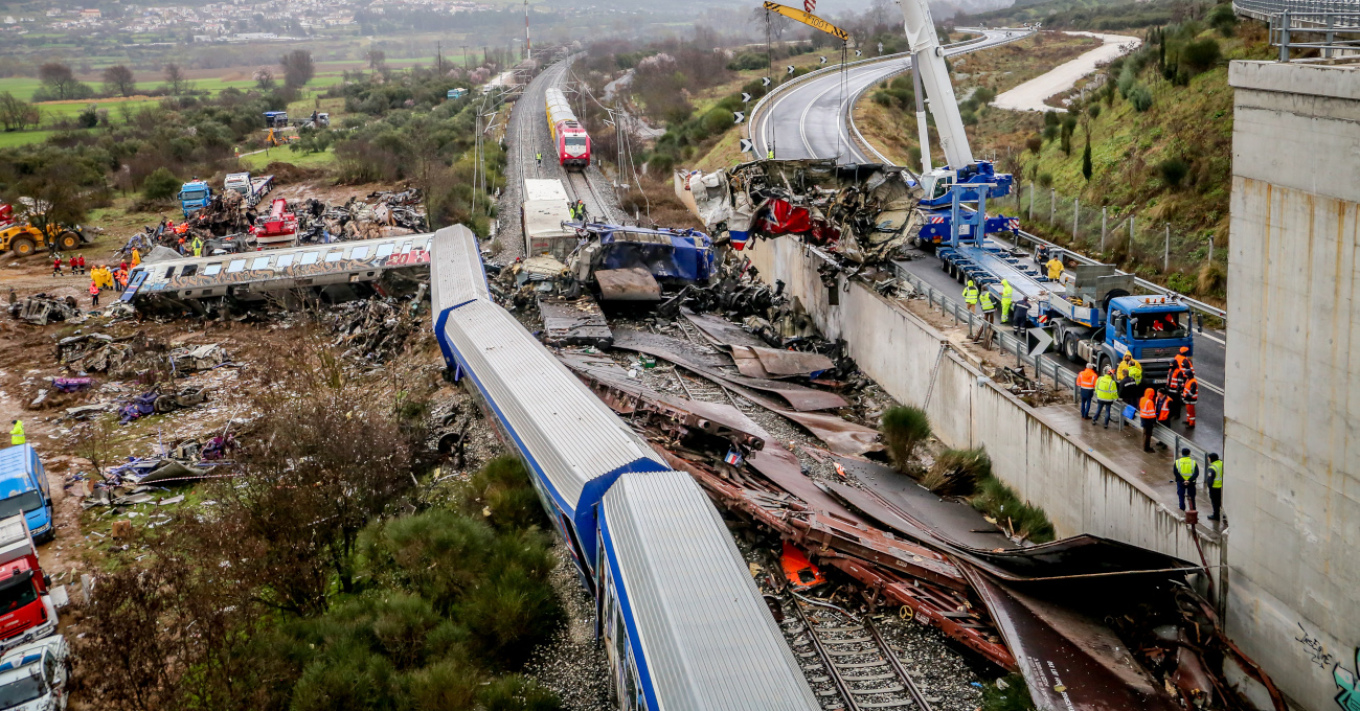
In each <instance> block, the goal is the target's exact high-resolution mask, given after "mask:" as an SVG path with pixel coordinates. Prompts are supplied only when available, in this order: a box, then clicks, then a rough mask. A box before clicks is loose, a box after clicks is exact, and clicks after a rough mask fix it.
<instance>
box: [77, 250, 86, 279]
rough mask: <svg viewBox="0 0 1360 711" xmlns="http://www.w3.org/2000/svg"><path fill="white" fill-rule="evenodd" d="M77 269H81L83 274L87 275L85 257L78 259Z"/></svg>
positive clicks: (81, 256)
mask: <svg viewBox="0 0 1360 711" xmlns="http://www.w3.org/2000/svg"><path fill="white" fill-rule="evenodd" d="M76 269H79V270H80V273H81V274H84V273H85V255H83V254H82V255H80V256H78V257H76Z"/></svg>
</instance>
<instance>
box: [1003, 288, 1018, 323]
mask: <svg viewBox="0 0 1360 711" xmlns="http://www.w3.org/2000/svg"><path fill="white" fill-rule="evenodd" d="M1014 297H1015V288H1014V287H1012V286H1011V283H1010V282H1008V281H1006V280H1005V279H1002V280H1001V323H1010V320H1011V299H1013V298H1014Z"/></svg>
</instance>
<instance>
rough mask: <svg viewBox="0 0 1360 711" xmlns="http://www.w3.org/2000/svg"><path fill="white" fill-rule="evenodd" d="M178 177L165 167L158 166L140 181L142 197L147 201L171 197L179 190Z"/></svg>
mask: <svg viewBox="0 0 1360 711" xmlns="http://www.w3.org/2000/svg"><path fill="white" fill-rule="evenodd" d="M179 186H180V182H179V178H176V177H175V174H174V173H171V172H170V171H169V170H168V169H167V168H165V167H160V168H157V169H155V170H154V171H152V172H151V175H148V176H146V180H144V181H142V197H143V198H145V199H146V200H147V201H148V202H161V201H164V200H169V199H170V198H173V197H174V196H175V194H176V193H178V192H179Z"/></svg>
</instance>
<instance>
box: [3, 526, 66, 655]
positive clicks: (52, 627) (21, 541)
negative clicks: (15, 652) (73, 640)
mask: <svg viewBox="0 0 1360 711" xmlns="http://www.w3.org/2000/svg"><path fill="white" fill-rule="evenodd" d="M50 588H51V581H50V580H49V579H48V577H47V575H46V574H45V573H43V571H42V567H41V566H40V565H39V564H38V548H37V546H35V545H34V543H33V535H32V534H30V533H29V531H28V522H27V521H25V520H24V516H23V514H19V515H16V516H11V517H9V518H7V519H4V520H0V651H3V650H6V649H9V648H10V647H13V646H15V645H18V644H24V643H27V642H32V641H34V640H38V639H42V638H43V637H46V636H48V635H50V634H53V633H55V632H56V631H57V609H56V607H55V606H54V605H53V603H52V597H51V595H50V593H49V590H50Z"/></svg>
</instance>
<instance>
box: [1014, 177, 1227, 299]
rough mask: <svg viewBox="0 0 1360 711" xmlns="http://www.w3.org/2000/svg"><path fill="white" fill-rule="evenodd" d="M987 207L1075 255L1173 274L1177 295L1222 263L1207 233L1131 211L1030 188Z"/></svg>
mask: <svg viewBox="0 0 1360 711" xmlns="http://www.w3.org/2000/svg"><path fill="white" fill-rule="evenodd" d="M989 207H993V208H994V209H995V210H997V211H999V212H1010V211H1013V212H1014V214H1016V215H1018V216H1019V217H1020V219H1021V220H1022V221H1023V223H1024V225H1025V227H1026V228H1027V229H1031V230H1034V231H1037V232H1039V233H1040V235H1041V236H1043V237H1047V238H1049V239H1052V240H1053V241H1054V242H1057V243H1058V244H1060V245H1063V246H1066V247H1069V248H1071V249H1073V250H1075V251H1078V252H1081V253H1084V254H1089V255H1094V256H1097V257H1098V258H1099V259H1101V260H1103V261H1109V262H1117V263H1119V262H1128V263H1132V264H1133V265H1134V267H1135V270H1136V271H1138V272H1140V273H1145V272H1147V271H1149V270H1151V271H1152V272H1155V273H1156V274H1160V275H1163V276H1167V275H1176V278H1175V279H1173V280H1172V281H1174V282H1176V283H1172V284H1171V286H1172V288H1175V289H1176V290H1177V291H1190V290H1193V287H1194V284H1193V281H1194V279H1195V278H1196V275H1197V274H1198V272H1199V271H1200V270H1201V268H1202V267H1203V266H1204V265H1205V264H1207V263H1211V262H1212V263H1216V264H1218V265H1220V266H1223V265H1224V264H1225V263H1226V260H1227V253H1226V251H1225V250H1224V249H1223V247H1224V245H1215V244H1214V238H1213V235H1212V233H1210V232H1208V231H1197V232H1192V233H1187V232H1182V231H1178V230H1173V229H1171V227H1170V226H1169V225H1168V224H1166V223H1158V222H1155V221H1153V220H1151V219H1144V218H1140V216H1139V215H1138V214H1137V213H1135V212H1130V211H1127V210H1121V209H1120V208H1118V207H1108V206H1103V205H1093V204H1089V203H1085V202H1082V200H1081V199H1080V198H1074V197H1068V196H1065V195H1061V194H1059V193H1058V191H1057V190H1056V189H1054V188H1044V187H1042V186H1039V185H1037V184H1035V183H1028V184H1024V185H1021V186H1020V187H1018V188H1016V189H1015V190H1014V191H1012V196H1011V197H1010V198H1007V199H1005V200H1002V201H999V203H998V202H993V203H989Z"/></svg>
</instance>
